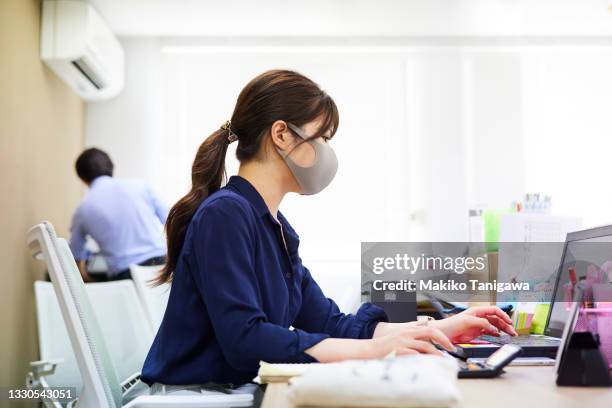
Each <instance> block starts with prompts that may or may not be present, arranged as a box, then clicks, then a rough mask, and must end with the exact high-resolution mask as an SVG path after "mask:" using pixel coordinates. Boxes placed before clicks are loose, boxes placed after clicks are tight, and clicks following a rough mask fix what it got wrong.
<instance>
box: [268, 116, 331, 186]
mask: <svg viewBox="0 0 612 408" xmlns="http://www.w3.org/2000/svg"><path fill="white" fill-rule="evenodd" d="M287 126H289V128H290V129H291V131H292V132H293V133H295V134H296V135H297V136H298V137H300V138H301V139H302V140H304V143H308V144H309V145H310V146H312V148H313V149H314V152H315V161H314V163H313V164H312V165H311V166H309V167H302V166H300V165H298V164H297V163H296V162H294V161H293V160H292V159H291V157H290V156H291V152H289V154H284V153H283V152H280V151H279V153H280V155H281V157H282V158H283V159H284V160H285V163H287V166H288V167H289V170H291V173H292V174H293V177H295V179H296V180H297V182H298V184H299V185H300V187H301V188H302V194H304V195H312V194H317V193H318V192H320V191H322V190H323V189H324V188H325V187H327V186H328V185H329V184H330V183H331V182H332V180H333V179H334V177H335V176H336V172H337V171H338V158H337V157H336V153H335V152H334V149H332V148H331V146H330V145H328V144H327V143H318V142H316V141H315V140H307V136H305V135H304V132H303V131H302V130H301V129H300V128H299V127H297V126H295V125H293V124H291V123H287Z"/></svg>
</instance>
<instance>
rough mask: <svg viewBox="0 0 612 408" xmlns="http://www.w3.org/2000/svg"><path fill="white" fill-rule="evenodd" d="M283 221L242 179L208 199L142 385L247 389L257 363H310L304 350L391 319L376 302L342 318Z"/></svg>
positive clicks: (189, 238) (359, 334)
mask: <svg viewBox="0 0 612 408" xmlns="http://www.w3.org/2000/svg"><path fill="white" fill-rule="evenodd" d="M278 220H279V221H280V223H279V222H277V221H276V220H275V219H274V217H273V216H272V214H270V212H269V210H268V207H267V206H266V204H265V202H264V200H263V198H262V197H261V195H259V193H258V192H257V190H256V189H255V188H254V187H253V186H252V185H251V184H250V183H249V182H248V181H246V180H245V179H243V178H242V177H238V176H234V177H232V178H230V180H229V183H228V184H227V186H225V187H224V188H222V189H221V190H219V191H217V192H215V193H214V194H212V195H211V196H210V197H208V198H207V199H206V200H204V202H203V203H202V204H201V205H200V207H199V208H198V210H197V212H196V213H195V215H194V216H193V218H192V220H191V223H190V225H189V228H188V229H187V233H186V236H185V242H184V245H183V249H182V251H181V255H180V257H179V261H178V265H177V267H176V270H175V272H174V277H173V281H172V288H171V290H170V299H169V302H168V307H167V309H166V313H165V315H164V318H163V321H162V324H161V326H160V328H159V331H158V332H157V335H156V336H155V340H154V342H153V345H152V346H151V349H150V350H149V354H148V356H147V359H146V361H145V364H144V367H143V369H142V380H143V381H144V382H146V383H147V384H149V385H150V384H152V383H155V382H157V383H162V384H173V385H188V384H204V383H208V382H217V383H233V384H236V385H238V384H243V383H246V382H249V381H251V380H252V379H253V377H255V375H256V374H257V369H258V367H259V362H260V361H267V362H270V363H304V362H312V361H315V360H314V359H313V358H312V357H311V356H309V355H308V354H306V353H304V350H306V349H308V348H310V347H312V346H313V345H315V344H317V343H318V342H320V341H321V340H323V339H325V338H327V337H336V338H359V339H366V338H371V337H372V334H373V332H374V329H375V327H376V324H377V323H378V322H379V321H386V320H387V317H386V315H385V312H384V311H383V310H382V309H381V308H379V307H377V306H374V305H372V304H369V303H366V304H364V305H363V306H361V308H360V309H359V311H358V312H357V314H356V315H347V314H343V313H341V312H340V310H339V309H338V306H336V304H335V303H334V302H333V301H332V300H331V299H328V298H326V297H325V296H324V295H323V292H322V291H321V289H320V288H319V286H318V285H317V283H316V282H315V281H314V279H313V278H312V276H311V275H310V272H309V271H308V269H307V268H306V267H304V266H303V265H302V261H301V259H300V257H299V255H298V246H299V238H298V236H297V234H296V233H295V231H294V230H293V228H291V225H289V223H288V222H287V220H286V219H285V217H283V215H282V214H281V213H280V212H279V213H278ZM290 326H293V329H291V328H290Z"/></svg>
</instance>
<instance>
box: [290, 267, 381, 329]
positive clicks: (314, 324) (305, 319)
mask: <svg viewBox="0 0 612 408" xmlns="http://www.w3.org/2000/svg"><path fill="white" fill-rule="evenodd" d="M303 268H304V278H303V281H302V308H301V310H300V313H299V314H298V317H297V319H296V321H295V323H294V327H299V328H301V329H304V330H307V331H313V332H321V333H327V334H329V335H330V336H331V337H336V338H352V339H370V338H372V336H373V334H374V330H375V329H376V325H377V324H378V323H379V322H386V321H388V318H387V314H386V313H385V311H384V310H383V309H382V308H380V307H378V306H376V305H373V304H371V303H364V304H363V305H361V307H360V308H359V310H358V311H357V313H356V314H355V315H352V314H344V313H342V312H340V309H339V308H338V305H336V303H335V302H334V301H333V300H331V299H329V298H326V297H325V295H324V294H323V291H322V290H321V288H320V287H319V285H318V284H317V282H316V281H315V280H314V279H313V278H312V276H311V275H310V271H309V270H308V268H306V267H303Z"/></svg>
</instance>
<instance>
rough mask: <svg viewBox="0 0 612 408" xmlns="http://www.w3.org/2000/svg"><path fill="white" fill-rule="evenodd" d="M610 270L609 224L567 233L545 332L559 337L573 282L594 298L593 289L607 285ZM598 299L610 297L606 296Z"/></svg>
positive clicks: (611, 243) (611, 234)
mask: <svg viewBox="0 0 612 408" xmlns="http://www.w3.org/2000/svg"><path fill="white" fill-rule="evenodd" d="M610 271H612V226H606V227H600V228H594V229H590V230H585V231H578V232H573V233H570V234H568V235H567V240H566V242H565V248H564V250H563V256H562V257H561V263H560V266H559V272H558V274H557V282H556V284H555V290H554V292H553V299H552V303H551V307H550V311H549V314H548V322H547V324H546V331H545V334H546V335H548V336H553V337H561V336H562V334H563V328H564V326H565V323H566V322H567V319H568V316H569V314H570V309H571V306H572V296H573V291H574V288H575V287H576V286H578V287H580V288H582V289H583V291H584V292H585V293H584V294H585V298H589V299H593V290H594V289H595V291H597V289H598V286H609V285H610V283H609V282H610V278H609V276H608V275H610V274H611V273H612V272H610ZM602 293H604V292H602ZM609 293H612V291H610V292H609ZM603 296H604V297H605V296H606V295H605V294H604V295H603ZM607 296H608V297H610V295H607ZM595 300H597V299H595ZM600 300H601V301H608V302H610V301H612V299H606V298H602V299H600Z"/></svg>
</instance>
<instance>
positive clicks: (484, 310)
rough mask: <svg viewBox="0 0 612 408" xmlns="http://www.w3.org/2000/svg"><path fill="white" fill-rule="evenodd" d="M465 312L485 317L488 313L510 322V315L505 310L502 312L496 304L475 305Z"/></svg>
mask: <svg viewBox="0 0 612 408" xmlns="http://www.w3.org/2000/svg"><path fill="white" fill-rule="evenodd" d="M467 312H469V313H470V314H471V315H473V316H477V317H485V316H489V315H492V316H496V317H499V318H500V319H501V320H503V321H504V322H506V323H508V324H512V319H510V316H508V314H507V313H506V312H504V311H503V310H501V309H500V308H499V307H497V306H477V307H474V308H470V309H468V310H467Z"/></svg>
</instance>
